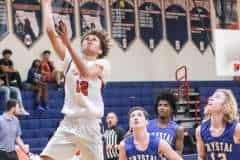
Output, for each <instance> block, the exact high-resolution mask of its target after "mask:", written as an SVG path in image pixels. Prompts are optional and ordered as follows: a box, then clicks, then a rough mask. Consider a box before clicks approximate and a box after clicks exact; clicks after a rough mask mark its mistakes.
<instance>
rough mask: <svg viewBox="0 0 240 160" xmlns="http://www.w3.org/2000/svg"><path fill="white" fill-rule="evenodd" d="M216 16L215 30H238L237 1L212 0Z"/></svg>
mask: <svg viewBox="0 0 240 160" xmlns="http://www.w3.org/2000/svg"><path fill="white" fill-rule="evenodd" d="M213 3H214V8H215V14H216V25H217V26H216V28H218V29H239V20H238V16H239V15H238V11H237V9H238V3H239V0H226V1H220V0H213Z"/></svg>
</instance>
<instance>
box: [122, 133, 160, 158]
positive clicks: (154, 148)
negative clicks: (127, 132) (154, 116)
mask: <svg viewBox="0 0 240 160" xmlns="http://www.w3.org/2000/svg"><path fill="white" fill-rule="evenodd" d="M124 143H125V151H126V155H127V159H128V160H161V158H160V156H159V138H158V137H155V136H152V135H150V138H149V144H148V147H147V149H146V150H145V151H139V150H138V149H137V148H136V146H135V144H134V141H133V136H129V137H127V138H126V139H125V140H124Z"/></svg>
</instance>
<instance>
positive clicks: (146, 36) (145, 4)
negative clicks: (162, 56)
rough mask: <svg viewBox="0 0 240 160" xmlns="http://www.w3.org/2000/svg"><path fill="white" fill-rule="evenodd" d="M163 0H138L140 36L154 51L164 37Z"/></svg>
mask: <svg viewBox="0 0 240 160" xmlns="http://www.w3.org/2000/svg"><path fill="white" fill-rule="evenodd" d="M161 11H162V4H161V0H148V1H146V0H138V23H139V32H140V38H141V39H142V40H143V42H144V44H145V45H146V46H147V47H148V48H149V49H150V51H153V50H154V49H155V48H156V46H157V45H158V44H159V42H160V40H161V39H162V38H163V23H162V12H161Z"/></svg>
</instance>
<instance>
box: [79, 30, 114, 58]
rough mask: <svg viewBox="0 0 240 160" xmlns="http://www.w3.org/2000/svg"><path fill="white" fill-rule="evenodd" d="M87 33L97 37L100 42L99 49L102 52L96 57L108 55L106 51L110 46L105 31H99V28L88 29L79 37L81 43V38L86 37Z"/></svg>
mask: <svg viewBox="0 0 240 160" xmlns="http://www.w3.org/2000/svg"><path fill="white" fill-rule="evenodd" d="M88 35H95V36H97V37H98V38H99V40H100V43H101V49H102V54H101V55H99V56H98V57H97V58H98V59H99V58H103V57H105V56H107V55H108V51H109V48H110V39H109V36H108V34H107V33H106V32H104V31H100V30H90V31H88V32H86V33H85V34H84V35H83V37H82V39H81V43H82V42H83V40H84V39H85V38H86V36H88Z"/></svg>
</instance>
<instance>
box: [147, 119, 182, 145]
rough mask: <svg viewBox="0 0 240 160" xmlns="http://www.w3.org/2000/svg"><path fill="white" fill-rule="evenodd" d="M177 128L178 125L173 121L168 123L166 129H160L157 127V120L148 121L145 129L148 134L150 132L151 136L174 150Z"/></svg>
mask: <svg viewBox="0 0 240 160" xmlns="http://www.w3.org/2000/svg"><path fill="white" fill-rule="evenodd" d="M177 128H178V124H177V123H176V122H174V121H170V122H169V123H168V125H167V127H165V128H160V127H159V126H158V120H157V119H153V120H150V121H149V123H148V127H147V129H148V132H150V134H151V135H154V136H157V137H160V139H163V140H165V141H166V142H167V143H168V144H170V145H171V146H172V148H175V143H176V134H177Z"/></svg>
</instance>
